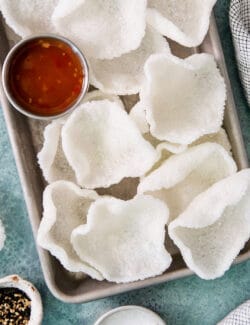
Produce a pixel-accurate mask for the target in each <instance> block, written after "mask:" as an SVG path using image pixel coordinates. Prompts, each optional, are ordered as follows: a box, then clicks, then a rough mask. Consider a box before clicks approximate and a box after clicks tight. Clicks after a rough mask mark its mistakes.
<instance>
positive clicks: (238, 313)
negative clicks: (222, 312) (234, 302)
mask: <svg viewBox="0 0 250 325" xmlns="http://www.w3.org/2000/svg"><path fill="white" fill-rule="evenodd" d="M249 324H250V300H248V301H246V302H245V303H244V304H242V305H240V306H239V307H238V308H236V309H235V310H233V311H232V312H231V313H230V314H229V315H228V316H227V317H226V318H224V319H223V320H222V321H221V322H219V323H218V324H217V325H249Z"/></svg>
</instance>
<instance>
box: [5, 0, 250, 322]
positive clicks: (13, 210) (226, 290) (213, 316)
mask: <svg viewBox="0 0 250 325" xmlns="http://www.w3.org/2000/svg"><path fill="white" fill-rule="evenodd" d="M228 7H229V1H228V0H218V2H217V5H216V9H215V13H216V18H217V22H218V27H219V32H220V36H221V40H222V45H223V49H224V53H225V57H226V61H227V65H228V70H229V75H230V79H231V82H232V86H233V92H234V95H235V100H236V104H237V108H238V111H239V116H240V121H241V126H242V130H243V134H244V140H245V144H246V147H247V151H248V157H250V109H249V107H247V103H246V100H245V98H244V95H243V91H242V88H241V86H240V82H239V77H238V73H237V69H236V63H235V57H234V53H233V47H232V40H231V35H230V29H229V25H228ZM0 207H1V210H0V218H1V220H2V221H3V223H4V226H5V228H6V233H7V240H6V243H5V247H4V249H3V250H2V251H1V252H0V276H4V275H7V274H11V273H18V274H20V275H21V276H22V277H24V278H26V279H28V280H30V281H32V282H33V283H34V284H35V285H36V286H37V288H38V289H39V290H40V292H41V295H42V299H43V304H44V323H43V324H45V325H57V324H60V325H68V324H72V325H75V324H84V325H92V324H93V323H94V321H95V320H96V319H97V318H98V317H99V316H100V315H101V314H103V313H104V312H106V311H108V310H109V309H111V308H114V307H117V306H120V305H125V304H136V305H142V306H145V307H149V308H151V309H153V310H154V311H156V312H157V313H159V315H160V316H162V317H163V319H164V320H165V321H166V322H167V324H168V325H172V324H174V325H214V324H216V322H218V321H219V320H221V319H222V318H223V317H224V316H225V315H226V314H227V313H228V312H229V311H231V310H232V309H233V308H235V307H236V306H237V305H239V304H240V303H242V302H243V301H245V300H246V299H250V260H249V261H247V262H244V263H242V264H239V265H237V266H233V267H232V268H231V269H230V271H228V272H227V273H226V274H225V275H224V276H223V277H222V278H220V279H217V280H214V281H204V280H201V279H199V278H198V277H196V276H191V277H188V278H184V279H181V280H177V281H172V282H168V283H165V284H161V285H158V286H154V287H150V288H146V289H142V290H137V291H133V292H131V293H128V294H122V295H119V296H115V297H112V298H106V299H102V300H98V301H95V302H91V303H86V304H80V305H77V304H64V303H62V302H60V301H58V300H57V299H55V298H54V297H53V296H52V295H51V294H50V292H49V291H48V289H47V287H46V285H45V283H44V279H43V275H42V272H41V268H40V264H39V260H38V256H37V253H36V248H35V244H34V239H33V236H32V232H31V227H30V224H29V221H28V216H27V211H26V207H25V203H24V200H23V194H22V190H21V186H20V182H19V178H18V175H17V170H16V166H15V162H14V159H13V155H12V151H11V148H10V143H9V139H8V135H7V130H6V127H5V123H4V119H3V116H2V112H0ZM142 325H143V324H142Z"/></svg>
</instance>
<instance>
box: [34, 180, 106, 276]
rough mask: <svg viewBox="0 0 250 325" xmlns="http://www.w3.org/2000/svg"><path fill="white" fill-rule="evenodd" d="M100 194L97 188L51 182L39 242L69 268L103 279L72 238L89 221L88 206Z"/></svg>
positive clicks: (47, 189)
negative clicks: (84, 257)
mask: <svg viewBox="0 0 250 325" xmlns="http://www.w3.org/2000/svg"><path fill="white" fill-rule="evenodd" d="M97 198H98V195H97V193H96V192H95V191H91V190H82V189H80V188H79V187H78V186H76V185H75V184H73V183H71V182H67V181H57V182H54V183H52V184H50V185H48V186H47V187H46V189H45V191H44V194H43V209H44V211H43V218H42V221H41V223H40V226H39V229H38V233H37V242H38V244H39V245H40V246H41V247H43V248H44V249H47V250H48V251H50V253H51V254H52V255H54V256H55V257H57V258H58V260H59V261H60V262H61V264H62V265H63V266H64V267H65V268H66V269H67V270H68V271H71V272H84V273H86V274H88V275H89V276H91V277H92V278H95V279H97V280H102V279H103V277H102V275H101V274H100V273H99V272H98V271H97V270H95V268H93V267H91V266H90V265H89V264H88V263H86V262H83V261H81V260H80V259H79V257H78V255H77V254H76V253H75V251H74V249H73V247H72V245H71V242H70V237H71V233H72V231H73V229H75V228H76V227H78V226H79V225H81V224H84V223H85V222H86V217H87V212H88V209H89V206H90V204H91V203H92V202H93V201H94V200H96V199H97Z"/></svg>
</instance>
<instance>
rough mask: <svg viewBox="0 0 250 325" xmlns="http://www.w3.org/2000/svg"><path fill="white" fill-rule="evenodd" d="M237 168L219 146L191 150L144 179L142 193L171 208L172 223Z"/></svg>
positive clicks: (141, 184) (202, 145) (205, 146)
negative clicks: (198, 197)
mask: <svg viewBox="0 0 250 325" xmlns="http://www.w3.org/2000/svg"><path fill="white" fill-rule="evenodd" d="M236 169H237V168H236V164H235V162H234V160H233V159H232V157H231V156H230V155H229V154H228V153H227V152H226V150H225V149H224V148H223V147H221V146H220V145H218V144H216V143H204V144H200V145H198V146H195V147H191V148H189V149H187V150H186V151H184V152H183V153H180V154H178V155H173V156H171V157H170V158H168V159H167V160H166V161H165V162H164V163H163V164H162V165H161V166H160V167H159V168H158V169H156V170H154V171H153V172H152V173H150V174H149V175H148V176H146V177H144V178H142V179H141V182H140V184H139V186H138V193H139V194H142V193H146V194H150V195H152V196H154V197H156V198H159V199H161V200H162V201H164V202H165V203H166V204H167V206H168V207H169V212H170V221H171V220H173V219H175V218H176V217H177V216H178V215H179V214H180V213H182V212H183V211H184V210H185V208H186V207H187V206H188V204H189V203H190V202H191V201H192V199H193V198H194V197H195V196H197V195H198V194H200V193H201V192H203V191H205V190H206V189H207V188H208V187H210V186H211V185H212V184H214V183H215V182H217V181H219V180H221V179H223V178H225V177H227V176H229V175H231V174H233V173H235V172H236Z"/></svg>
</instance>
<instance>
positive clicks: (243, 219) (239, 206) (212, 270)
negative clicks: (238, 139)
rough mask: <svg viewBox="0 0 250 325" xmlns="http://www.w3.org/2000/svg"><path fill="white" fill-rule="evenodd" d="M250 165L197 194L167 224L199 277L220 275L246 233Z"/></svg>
mask: <svg viewBox="0 0 250 325" xmlns="http://www.w3.org/2000/svg"><path fill="white" fill-rule="evenodd" d="M249 197H250V169H245V170H242V171H240V172H238V173H237V174H234V175H232V176H229V177H228V178H225V179H223V180H221V181H219V182H218V183H216V184H214V185H213V186H212V187H210V188H209V189H207V190H206V191H205V192H203V193H201V194H200V195H198V196H197V197H196V198H195V199H194V200H193V201H192V202H191V203H190V204H189V206H188V207H187V208H186V210H185V211H184V212H183V213H182V214H181V215H180V216H179V217H178V218H177V219H175V220H174V221H173V222H172V223H170V225H169V235H170V237H171V238H172V239H173V241H174V242H175V244H176V245H177V246H178V247H179V249H180V251H181V254H182V256H183V258H184V260H185V262H186V264H187V266H188V267H189V268H190V269H191V270H193V271H194V272H195V273H196V274H197V275H198V276H199V277H201V278H203V279H207V280H208V279H215V278H217V277H220V276H222V275H223V274H224V273H225V272H226V271H227V270H228V269H229V267H230V265H231V264H232V262H233V260H234V258H235V257H236V256H237V255H238V254H239V252H240V250H241V249H242V248H243V247H244V244H245V243H246V241H247V240H248V239H249V237H250V200H249Z"/></svg>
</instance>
